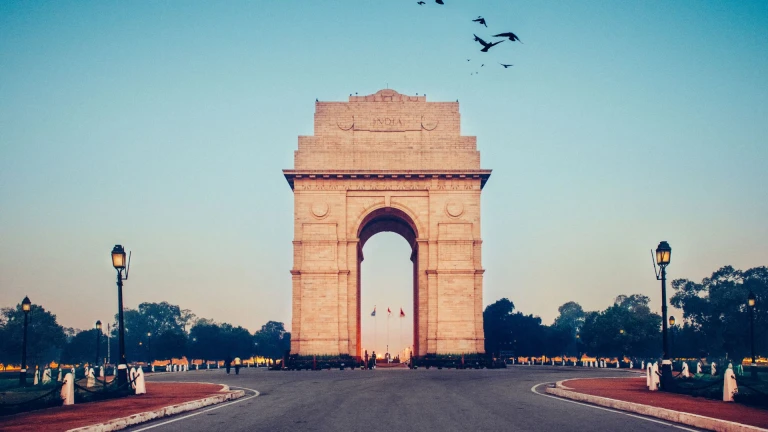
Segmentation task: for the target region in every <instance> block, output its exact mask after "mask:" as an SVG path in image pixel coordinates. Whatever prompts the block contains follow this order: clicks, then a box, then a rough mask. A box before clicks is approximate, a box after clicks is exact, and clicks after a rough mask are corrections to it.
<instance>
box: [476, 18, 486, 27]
mask: <svg viewBox="0 0 768 432" xmlns="http://www.w3.org/2000/svg"><path fill="white" fill-rule="evenodd" d="M472 22H476V23H480V24H482V25H484V26H486V27H488V24H486V23H485V18H483V17H481V16H478V17H477V19H473V20H472Z"/></svg>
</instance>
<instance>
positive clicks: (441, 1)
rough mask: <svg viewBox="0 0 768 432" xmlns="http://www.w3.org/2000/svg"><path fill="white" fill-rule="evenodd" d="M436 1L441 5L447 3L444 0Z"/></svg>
mask: <svg viewBox="0 0 768 432" xmlns="http://www.w3.org/2000/svg"><path fill="white" fill-rule="evenodd" d="M435 3H437V4H441V5H444V4H445V3H443V0H435Z"/></svg>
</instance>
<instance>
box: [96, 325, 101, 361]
mask: <svg viewBox="0 0 768 432" xmlns="http://www.w3.org/2000/svg"><path fill="white" fill-rule="evenodd" d="M99 345H101V320H98V321H96V362H95V363H94V364H95V365H97V366H98V364H99V348H100V347H99Z"/></svg>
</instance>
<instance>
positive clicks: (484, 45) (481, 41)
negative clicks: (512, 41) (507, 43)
mask: <svg viewBox="0 0 768 432" xmlns="http://www.w3.org/2000/svg"><path fill="white" fill-rule="evenodd" d="M472 36H474V37H475V41H477V42H480V45H482V46H483V49H481V50H480V51H481V52H488V50H489V49H491V47H493V46H494V45H498V44H500V43H502V42H504V41H503V40H500V41H498V42H493V43H488V42H486V41H484V40H482V39H480V38H479V37H477V35H476V34H473V35H472Z"/></svg>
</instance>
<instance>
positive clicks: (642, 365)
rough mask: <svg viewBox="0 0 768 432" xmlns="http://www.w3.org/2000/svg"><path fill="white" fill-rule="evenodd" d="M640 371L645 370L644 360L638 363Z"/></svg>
mask: <svg viewBox="0 0 768 432" xmlns="http://www.w3.org/2000/svg"><path fill="white" fill-rule="evenodd" d="M640 369H645V360H643V361H642V362H641V363H640Z"/></svg>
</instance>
